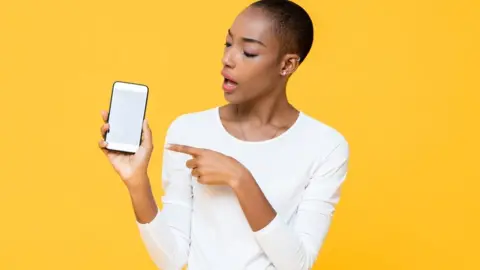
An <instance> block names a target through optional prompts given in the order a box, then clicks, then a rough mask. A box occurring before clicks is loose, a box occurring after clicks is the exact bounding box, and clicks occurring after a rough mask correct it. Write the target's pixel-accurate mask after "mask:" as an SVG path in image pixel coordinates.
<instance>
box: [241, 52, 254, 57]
mask: <svg viewBox="0 0 480 270" xmlns="http://www.w3.org/2000/svg"><path fill="white" fill-rule="evenodd" d="M243 54H244V55H245V56H246V57H249V58H253V57H255V56H257V54H251V53H248V52H243Z"/></svg>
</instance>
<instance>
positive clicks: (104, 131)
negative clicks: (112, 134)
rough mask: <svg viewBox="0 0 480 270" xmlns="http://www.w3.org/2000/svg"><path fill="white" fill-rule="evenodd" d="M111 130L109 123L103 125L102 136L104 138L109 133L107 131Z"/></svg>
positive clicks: (101, 128)
mask: <svg viewBox="0 0 480 270" xmlns="http://www.w3.org/2000/svg"><path fill="white" fill-rule="evenodd" d="M109 129H110V125H109V124H108V123H107V124H103V125H102V126H101V127H100V134H102V137H104V136H105V134H106V133H107V131H108V130H109Z"/></svg>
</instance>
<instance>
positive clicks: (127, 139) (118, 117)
mask: <svg viewBox="0 0 480 270" xmlns="http://www.w3.org/2000/svg"><path fill="white" fill-rule="evenodd" d="M140 89H141V88H140ZM143 89H146V88H143ZM146 102H147V91H146V90H132V89H128V88H121V87H119V88H115V87H114V89H113V94H112V100H111V104H110V112H109V119H108V123H109V124H110V130H109V132H108V134H107V142H108V143H115V144H123V145H135V146H138V145H140V140H141V134H142V124H143V119H144V114H145V106H146Z"/></svg>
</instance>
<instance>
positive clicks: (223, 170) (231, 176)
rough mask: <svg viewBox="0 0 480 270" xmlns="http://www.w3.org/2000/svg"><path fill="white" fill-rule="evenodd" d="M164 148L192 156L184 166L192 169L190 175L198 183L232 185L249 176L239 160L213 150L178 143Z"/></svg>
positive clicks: (248, 172)
mask: <svg viewBox="0 0 480 270" xmlns="http://www.w3.org/2000/svg"><path fill="white" fill-rule="evenodd" d="M166 149H168V150H170V151H174V152H179V153H184V154H188V155H190V156H192V158H191V159H190V160H188V161H187V162H186V166H187V167H188V168H190V169H192V175H193V176H195V177H197V181H198V182H199V183H200V184H205V185H227V186H230V187H234V186H235V185H236V184H238V183H239V181H241V180H242V179H243V178H245V177H251V174H250V171H249V170H248V169H247V168H245V166H243V165H242V164H241V163H240V162H239V161H237V160H236V159H234V158H232V157H230V156H226V155H224V154H222V153H219V152H216V151H213V150H209V149H203V148H196V147H192V146H186V145H178V144H171V145H169V146H167V147H166Z"/></svg>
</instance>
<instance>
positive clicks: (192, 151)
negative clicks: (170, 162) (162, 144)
mask: <svg viewBox="0 0 480 270" xmlns="http://www.w3.org/2000/svg"><path fill="white" fill-rule="evenodd" d="M166 148H167V149H168V150H171V151H174V152H179V153H184V154H187V155H191V156H198V155H200V154H201V153H202V150H201V149H199V148H196V147H192V146H188V145H181V144H168V145H167V147H166Z"/></svg>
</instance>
